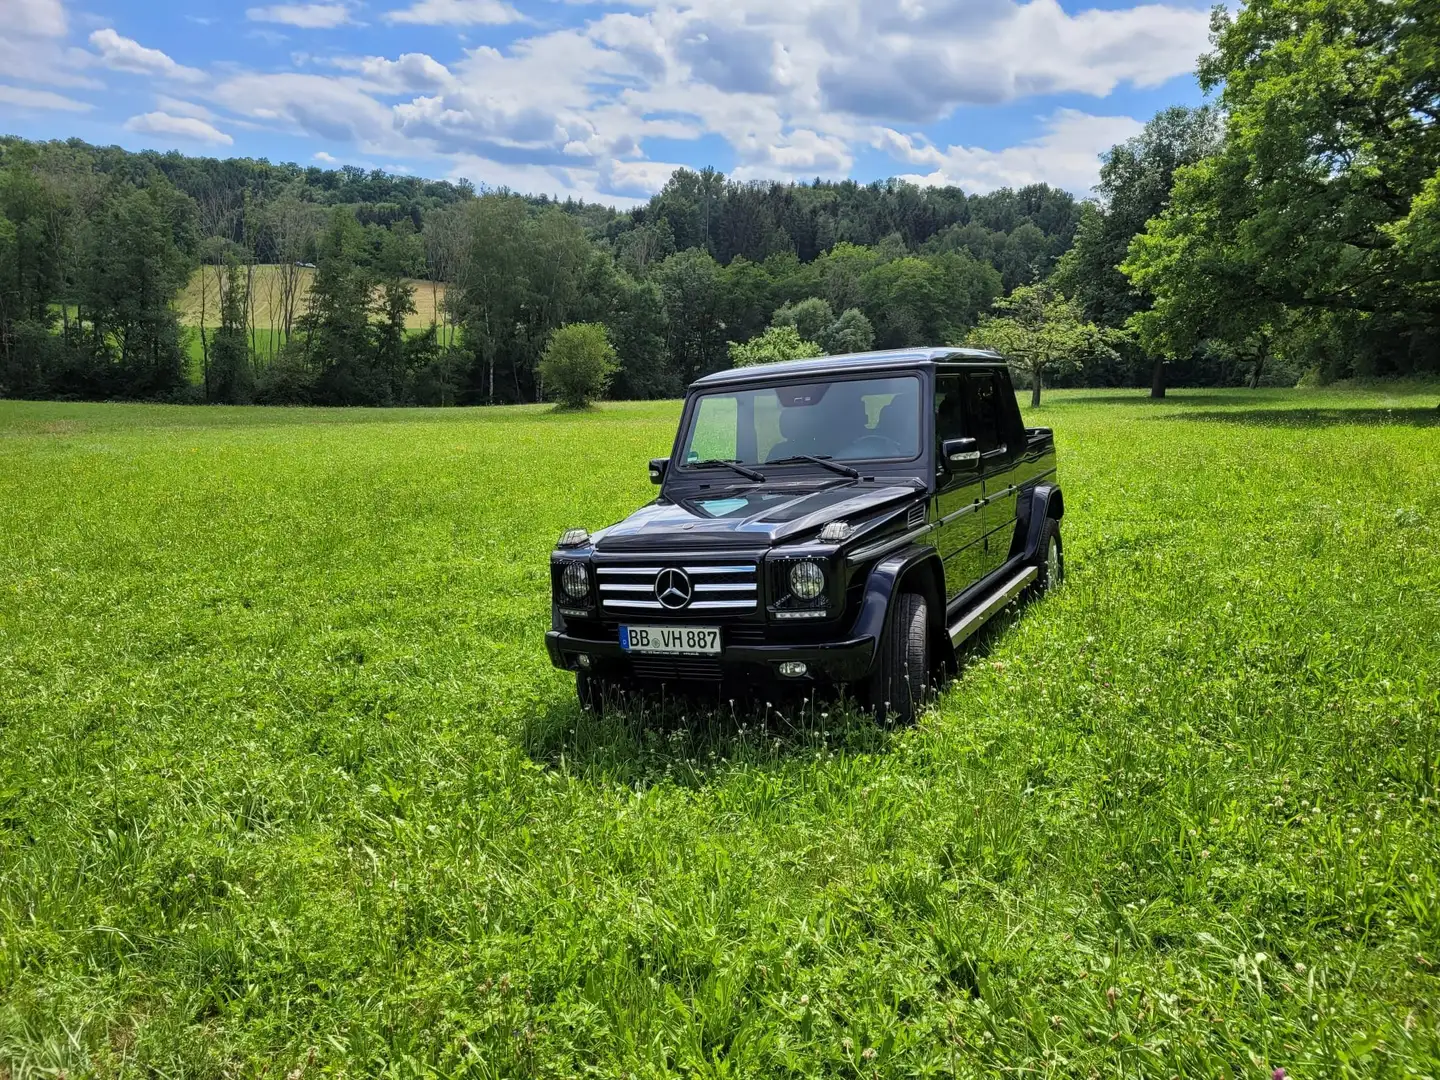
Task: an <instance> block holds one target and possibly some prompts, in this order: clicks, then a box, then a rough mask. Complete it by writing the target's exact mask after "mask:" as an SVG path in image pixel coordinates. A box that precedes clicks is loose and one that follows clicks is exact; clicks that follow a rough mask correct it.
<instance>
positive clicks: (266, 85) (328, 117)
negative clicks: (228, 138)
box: [212, 73, 393, 148]
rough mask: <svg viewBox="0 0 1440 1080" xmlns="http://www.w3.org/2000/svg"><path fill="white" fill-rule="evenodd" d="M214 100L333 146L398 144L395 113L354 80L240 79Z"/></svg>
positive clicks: (291, 76)
mask: <svg viewBox="0 0 1440 1080" xmlns="http://www.w3.org/2000/svg"><path fill="white" fill-rule="evenodd" d="M212 97H213V99H214V100H215V101H216V102H218V103H219V104H220V105H223V106H224V107H225V108H227V109H229V110H230V111H231V112H233V113H236V114H237V115H239V116H244V117H247V118H249V119H251V120H258V121H262V122H266V123H272V124H278V125H280V126H282V127H284V128H287V129H289V130H291V131H293V132H296V133H299V134H305V135H313V136H316V137H317V138H321V139H326V140H328V141H330V142H339V143H347V142H354V143H359V144H361V145H362V146H365V147H367V148H369V147H375V146H378V145H383V144H385V143H387V142H393V125H392V123H391V119H390V110H389V109H387V108H386V107H385V106H384V105H382V104H380V102H378V101H376V100H375V99H374V98H373V97H371V96H370V95H369V94H367V93H366V92H365V89H364V87H363V85H357V84H356V83H355V81H354V80H350V79H341V78H329V77H326V76H324V75H302V74H294V73H282V74H276V75H260V74H248V75H237V76H235V77H234V78H231V79H226V80H225V81H224V82H222V83H220V84H219V85H218V86H217V87H215V90H214V92H213V94H212Z"/></svg>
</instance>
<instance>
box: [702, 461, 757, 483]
mask: <svg viewBox="0 0 1440 1080" xmlns="http://www.w3.org/2000/svg"><path fill="white" fill-rule="evenodd" d="M711 465H724V466H725V468H727V469H733V470H735V471H736V472H737V473H739V474H740V475H741V476H743V477H745V479H747V480H754V481H755V482H756V483H757V484H763V483H764V482H765V474H764V473H762V472H756V471H755V470H754V469H747V468H746V467H745V466H744V465H741V464H740V463H739V462H738V461H732V460H731V459H729V458H718V457H712V458H706V459H705V460H704V461H692V462H690V468H692V469H704V468H707V467H708V466H711Z"/></svg>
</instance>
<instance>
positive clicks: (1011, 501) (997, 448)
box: [965, 371, 1023, 574]
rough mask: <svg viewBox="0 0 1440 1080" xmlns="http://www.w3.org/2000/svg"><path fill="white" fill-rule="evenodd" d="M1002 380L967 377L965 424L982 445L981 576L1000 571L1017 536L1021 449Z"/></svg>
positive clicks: (980, 374)
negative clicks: (1017, 471) (1017, 473)
mask: <svg viewBox="0 0 1440 1080" xmlns="http://www.w3.org/2000/svg"><path fill="white" fill-rule="evenodd" d="M1001 389H1002V388H1001V385H1000V380H999V379H997V378H996V376H995V374H994V372H989V371H977V372H971V373H969V374H967V375H966V376H965V424H966V427H967V429H968V431H967V434H969V435H970V436H971V437H973V438H974V439H975V440H976V442H977V443H978V444H979V450H980V479H981V484H982V485H983V490H984V499H985V509H984V511H983V513H982V515H981V516H982V517H983V519H984V524H983V525H982V532H983V535H984V544H983V550H982V552H981V554H980V557H979V563H980V568H981V569H980V572H981V573H982V574H988V573H990V572H991V571H992V570H995V569H997V568H998V567H999V566H1000V564H1001V563H1003V562H1004V561H1005V560H1006V559H1007V558H1008V557H1009V555H1010V541H1011V539H1012V538H1013V537H1014V534H1015V507H1016V503H1017V501H1018V500H1017V499H1016V495H1015V491H1014V487H1015V462H1016V459H1017V458H1018V456H1019V452H1020V450H1021V449H1023V448H1022V447H1020V446H1018V445H1017V446H1012V445H1011V443H1012V442H1014V441H1015V440H1014V439H1013V437H1012V432H1011V431H1010V424H1009V419H1010V415H1009V412H1008V411H1007V410H1005V409H1002V408H1001V406H1002V401H1001V396H1000V395H1001Z"/></svg>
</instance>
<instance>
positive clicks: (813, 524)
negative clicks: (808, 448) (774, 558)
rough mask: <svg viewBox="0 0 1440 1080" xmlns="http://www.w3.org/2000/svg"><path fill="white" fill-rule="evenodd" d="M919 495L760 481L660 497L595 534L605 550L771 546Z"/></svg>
mask: <svg viewBox="0 0 1440 1080" xmlns="http://www.w3.org/2000/svg"><path fill="white" fill-rule="evenodd" d="M919 490H920V488H919V485H918V484H916V485H912V484H894V483H886V484H877V483H873V482H867V481H861V482H859V483H854V482H848V481H841V482H840V483H838V484H837V483H834V482H830V483H825V482H821V483H808V484H754V485H737V486H734V487H729V488H724V487H717V488H713V489H708V490H706V491H704V492H703V493H700V494H697V495H694V496H691V497H687V498H684V499H680V500H677V501H674V502H672V501H669V500H664V499H662V500H658V501H656V502H653V503H651V504H650V505H649V506H644V507H641V508H640V509H639V510H636V511H635V513H633V514H631V515H630V516H629V517H627V518H626V519H625V520H624V521H621V522H618V523H617V524H614V525H611V526H610V527H609V528H608V529H605V530H603V531H602V532H600V533H598V534H597V535H596V537H595V547H596V549H597V550H599V551H655V550H661V549H666V548H676V547H678V548H695V549H701V548H750V549H755V548H764V547H770V546H772V545H774V544H779V543H783V542H784V541H786V540H790V539H795V538H800V537H803V536H804V535H805V534H806V533H809V532H814V531H815V530H818V529H819V528H820V527H821V526H822V525H824V524H825V523H826V522H830V521H837V520H840V519H845V520H847V521H851V522H854V523H856V524H858V523H859V522H860V521H862V520H864V519H865V518H868V517H870V516H871V515H872V514H874V513H876V512H878V511H881V510H883V509H885V508H887V507H890V506H892V505H893V504H895V503H897V502H899V501H901V500H903V499H913V498H914V497H915V495H916V494H917V493H918V491H919Z"/></svg>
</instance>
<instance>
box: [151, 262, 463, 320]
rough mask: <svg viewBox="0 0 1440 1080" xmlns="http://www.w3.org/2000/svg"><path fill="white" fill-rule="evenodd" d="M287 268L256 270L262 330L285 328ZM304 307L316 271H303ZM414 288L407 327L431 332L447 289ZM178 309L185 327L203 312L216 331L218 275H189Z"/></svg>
mask: <svg viewBox="0 0 1440 1080" xmlns="http://www.w3.org/2000/svg"><path fill="white" fill-rule="evenodd" d="M283 269H284V267H281V266H274V265H270V264H261V265H258V266H256V267H255V273H254V277H253V279H252V283H251V292H252V294H253V296H252V300H253V304H252V314H251V321H252V322H253V323H254V324H255V326H257V327H259V328H261V329H268V328H270V327H275V326H281V325H283V324H284V318H283V316H282V309H281V299H282V296H283V293H282V289H281V284H280V274H281V271H282V270H283ZM202 272H203V273H205V274H208V275H209V276H208V278H207V279H206V281H205V283H204V287H202V282H201V274H202ZM300 275H301V287H300V296H301V303H300V306H299V310H300V311H303V310H304V299H305V297H307V296H309V294H310V282H311V280H312V279H313V277H314V275H315V271H314V270H308V269H301V271H300ZM411 284H412V285H414V286H415V313H414V314H413V315H411V316H410V317H409V318H408V319H407V320H406V325H407V326H409V327H410V329H412V330H422V329H429V327H430V325H431V323H432V322H435V321H437V319H438V313H439V310H440V307H441V305H442V304H444V302H445V285H444V283H440V284H439V285H437V286H434V287H432V285H431V283H430V282H428V281H413V282H411ZM175 304H176V309H177V310H178V311H179V312H180V320H181V322H183V323H184V324H185V325H186V326H199V325H200V316H201V314H202V312H203V313H204V315H205V325H206V326H211V327H213V326H214V325H215V324H216V323H218V322H219V321H220V297H219V295H218V294H217V293H216V291H215V271H214V270H213V269H210V268H205V269H204V270H203V271H202V270H196V271H195V272H194V273H193V274H191V275H190V283H189V284H188V285H187V286H186V288H185V290H184V291H183V292H182V293H181V294H180V296H179V297H178V298H177V299H176V302H175Z"/></svg>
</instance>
